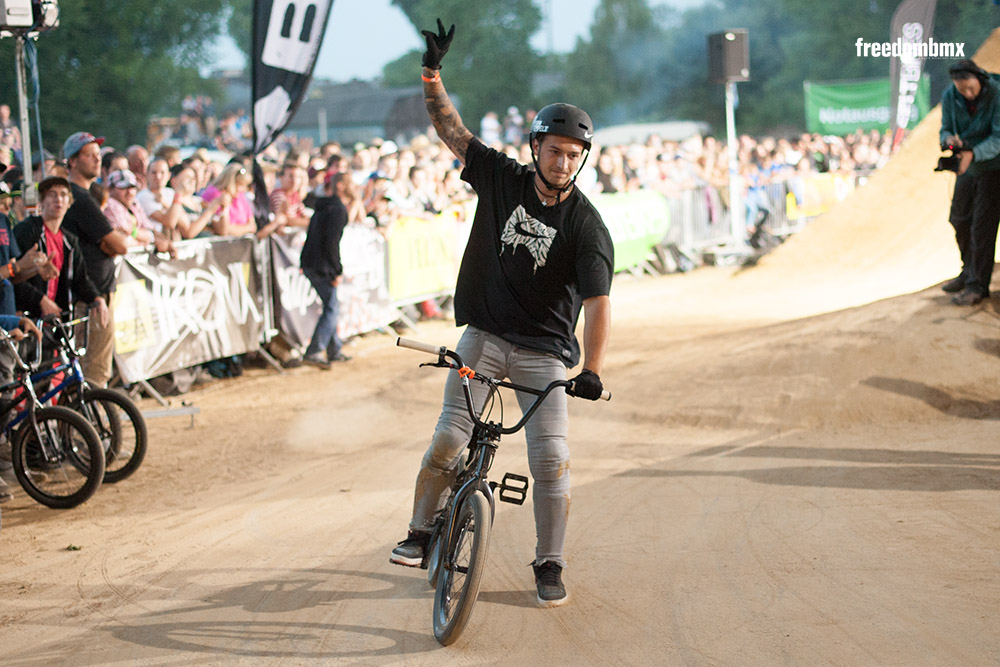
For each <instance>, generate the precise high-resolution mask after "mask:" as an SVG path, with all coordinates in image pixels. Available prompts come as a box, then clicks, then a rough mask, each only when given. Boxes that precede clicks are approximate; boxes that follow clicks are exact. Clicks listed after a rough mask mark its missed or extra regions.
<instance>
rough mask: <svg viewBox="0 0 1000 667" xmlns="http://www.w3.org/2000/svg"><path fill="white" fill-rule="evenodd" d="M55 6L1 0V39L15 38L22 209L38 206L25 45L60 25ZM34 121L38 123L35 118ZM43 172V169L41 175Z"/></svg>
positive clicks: (41, 0)
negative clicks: (29, 40)
mask: <svg viewBox="0 0 1000 667" xmlns="http://www.w3.org/2000/svg"><path fill="white" fill-rule="evenodd" d="M58 5H59V3H58V0H0V24H2V25H0V38H3V37H13V38H14V72H15V76H16V83H17V102H18V104H17V108H18V116H19V121H20V126H21V168H22V171H23V172H24V187H22V188H21V197H22V201H23V202H24V206H25V208H34V207H35V205H36V204H37V203H38V194H37V192H36V191H35V188H34V187H32V186H33V185H34V182H33V181H34V177H35V174H34V168H33V166H32V162H31V125H30V121H29V119H28V82H27V76H26V75H25V74H26V69H25V63H24V46H25V43H26V41H27V40H28V39H36V38H37V37H38V35H39V33H42V32H46V31H48V30H51V29H52V28H55V27H56V26H58V25H59V6H58ZM35 121H36V122H40V121H39V120H38V119H37V118H36V119H35ZM39 150H41V147H40V146H39ZM43 165H44V162H43ZM44 169H45V167H44V166H43V167H42V170H43V173H44Z"/></svg>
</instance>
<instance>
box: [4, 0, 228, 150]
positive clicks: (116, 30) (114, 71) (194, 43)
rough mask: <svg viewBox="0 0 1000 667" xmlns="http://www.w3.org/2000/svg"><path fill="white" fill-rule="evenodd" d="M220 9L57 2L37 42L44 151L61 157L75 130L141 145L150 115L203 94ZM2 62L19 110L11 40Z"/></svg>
mask: <svg viewBox="0 0 1000 667" xmlns="http://www.w3.org/2000/svg"><path fill="white" fill-rule="evenodd" d="M224 6H225V0H157V1H156V2H130V1H129V0H75V1H73V2H62V3H60V5H59V7H60V16H59V27H57V28H55V29H54V30H52V31H50V32H46V33H43V34H41V35H40V36H39V37H38V40H37V43H36V45H37V50H38V70H39V83H40V87H41V95H40V107H41V123H42V130H43V134H44V141H45V144H46V146H47V147H48V149H49V150H50V151H52V152H53V153H56V154H58V153H59V150H60V149H61V147H62V142H63V141H64V140H65V139H66V137H68V136H69V135H70V134H72V133H73V132H76V131H79V130H87V131H90V132H94V133H95V134H100V135H103V136H105V137H107V140H108V143H109V144H111V145H114V146H120V147H122V148H124V147H125V146H127V145H128V144H131V143H144V142H145V138H146V125H147V123H148V121H149V119H150V117H151V116H153V115H155V114H157V113H162V112H169V113H176V112H177V110H179V109H180V101H181V99H182V98H183V96H184V95H185V94H188V93H191V92H196V91H201V90H206V89H205V88H200V86H204V85H205V84H204V82H203V81H202V80H201V77H200V75H199V73H198V65H199V64H201V54H202V52H203V48H204V46H205V45H206V44H207V43H209V42H210V41H212V40H214V39H215V37H216V36H217V35H218V33H219V31H220V28H221V22H222V21H221V19H222V10H223V7H224ZM0 59H2V60H3V61H4V62H7V63H9V66H8V67H6V68H4V69H3V71H0V86H2V89H3V90H6V91H8V101H9V103H10V104H11V107H13V108H16V100H17V97H16V93H15V92H14V91H16V86H15V72H14V40H13V39H4V40H2V41H0ZM32 136H33V138H34V134H33V135H32ZM34 143H36V144H37V142H34ZM35 150H37V146H35Z"/></svg>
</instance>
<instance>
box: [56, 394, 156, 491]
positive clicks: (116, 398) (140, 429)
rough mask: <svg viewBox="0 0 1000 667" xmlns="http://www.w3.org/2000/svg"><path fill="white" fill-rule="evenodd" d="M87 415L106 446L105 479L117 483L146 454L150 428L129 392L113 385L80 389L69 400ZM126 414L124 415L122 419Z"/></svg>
mask: <svg viewBox="0 0 1000 667" xmlns="http://www.w3.org/2000/svg"><path fill="white" fill-rule="evenodd" d="M67 406H68V407H72V408H73V409H74V410H76V411H77V412H79V413H80V414H82V415H83V416H84V417H86V418H87V421H89V422H90V423H91V425H92V426H93V427H94V430H96V431H97V436H98V437H99V438H100V439H101V445H102V446H103V447H104V482H105V483H106V484H114V483H115V482H120V481H122V480H123V479H125V478H126V477H129V476H130V475H132V473H134V472H135V471H136V470H138V469H139V466H140V465H142V461H143V459H144V458H145V457H146V449H147V447H148V445H149V432H148V430H147V428H146V420H145V418H144V417H143V416H142V412H140V411H139V408H138V407H136V405H135V403H133V402H132V400H131V399H129V398H128V397H127V396H124V395H123V394H121V393H119V392H117V391H115V390H114V389H103V388H99V387H98V388H91V389H87V391H85V392H83V397H82V399H81V398H80V395H79V393H77V394H76V395H75V397H74V399H72V402H71V403H69V404H67ZM123 417H124V419H123Z"/></svg>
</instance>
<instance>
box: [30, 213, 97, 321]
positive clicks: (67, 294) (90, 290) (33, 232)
mask: <svg viewBox="0 0 1000 667" xmlns="http://www.w3.org/2000/svg"><path fill="white" fill-rule="evenodd" d="M44 228H45V227H44V224H43V223H42V218H41V217H40V216H37V215H30V216H28V217H27V218H25V219H24V220H22V221H21V222H20V223H18V225H17V226H16V227H14V238H15V239H17V245H18V247H19V248H20V249H21V252H22V253H26V252H28V251H29V250H31V249H32V248H34V247H37V248H38V249H39V250H41V251H42V252H45V251H46V250H45V239H44V231H43V230H44ZM62 234H63V268H62V271H61V272H60V273H59V287H58V288H57V289H56V298H55V301H56V304H57V305H58V306H59V307H60V308H62V309H63V310H70V309H71V308H72V305H73V303H75V302H77V301H82V302H84V303H91V302H93V300H94V299H96V298H97V297H98V296H100V293H99V292H98V291H97V288H96V287H95V286H94V283H93V282H92V281H91V280H90V277H89V276H88V275H87V267H86V266H85V265H84V263H83V252H82V251H81V250H80V241H79V240H78V239H77V238H76V236H75V235H74V234H73V233H72V232H69V231H67V230H65V229H63V230H62ZM46 289H47V284H46V281H45V280H43V279H42V277H41V276H32V277H31V278H28V279H27V280H25V281H24V282H22V283H18V284H16V285H14V298H15V299H16V301H17V309H18V310H23V311H25V312H27V313H29V314H31V315H35V316H40V315H41V314H42V310H41V305H40V304H41V301H42V297H43V296H45V292H46ZM108 305H111V304H108Z"/></svg>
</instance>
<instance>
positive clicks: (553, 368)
mask: <svg viewBox="0 0 1000 667" xmlns="http://www.w3.org/2000/svg"><path fill="white" fill-rule="evenodd" d="M455 351H456V352H458V354H459V355H460V356H461V357H462V360H463V361H464V362H465V363H466V365H468V366H469V367H470V368H472V369H473V370H475V371H477V372H479V373H483V374H485V375H489V376H492V377H496V378H509V379H510V381H511V382H513V383H515V384H520V385H524V386H527V387H537V388H542V387H544V386H545V385H547V384H548V383H550V382H552V381H553V380H565V379H566V367H565V366H564V365H563V363H562V362H561V361H560V360H559V359H558V358H557V357H555V356H554V355H550V354H545V353H543V352H535V351H533V350H526V349H524V348H522V347H517V346H516V345H513V344H511V343H508V342H507V341H505V340H503V339H502V338H500V337H499V336H494V335H493V334H489V333H486V332H485V331H481V330H479V329H476V328H473V327H471V326H470V327H468V328H467V329H466V331H465V333H464V334H462V338H461V340H460V341H459V342H458V346H457V347H456V348H455ZM470 386H471V388H472V396H473V400H474V405H475V407H476V409H477V410H482V408H483V403H484V402H485V400H486V394H487V388H486V386H485V385H483V384H481V383H478V382H472V383H471V385H470ZM534 399H535V397H534V396H532V395H530V394H525V395H522V394H521V393H519V392H518V393H517V400H518V403H519V404H520V406H521V410H522V412H523V411H524V410H525V409H526V408H527V407H528V406H529V405H531V403H532V401H534ZM496 416H497V415H496V414H495V415H494V417H496ZM508 422H510V420H509V419H508ZM568 428H569V419H568V416H567V413H566V393H565V391H564V390H562V389H557V390H555V391H553V392H552V393H551V394H549V396H548V398H546V399H545V402H544V403H542V405H541V406H540V407H539V408H538V410H537V411H536V412H535V414H534V415H533V416H532V418H531V419H530V420H529V421H528V423H527V425H526V426H525V437H526V439H527V441H528V467H529V468H530V470H531V476H532V478H533V479H534V484H533V487H534V488H533V491H532V498H533V500H534V505H535V533H536V536H537V543H536V546H535V563H536V564H541V563H544V562H546V561H554V562H556V563H559V565H561V566H563V567H565V566H566V561H565V560H563V545H564V544H565V542H566V522H567V519H568V518H569V505H570V493H569V483H570V478H569V447H568V446H567V444H566V433H567V431H568ZM471 435H472V420H471V419H470V418H469V413H468V411H467V410H466V406H465V395H464V393H463V391H462V381H461V379H460V378H459V377H458V373H456V372H454V371H450V372H449V373H448V380H447V382H446V384H445V389H444V405H443V407H442V409H441V416H440V417H439V418H438V423H437V428H435V430H434V437H433V439H432V440H431V446H430V447H429V448H428V450H427V453H426V454H424V458H423V461H422V462H421V465H420V472H419V473H418V474H417V484H416V490H415V492H414V499H413V520H412V521H411V522H410V529H411V530H428V529H429V526H430V524H431V522H432V521H433V519H434V515H435V513H436V512H437V511H438V510H439V509H440V508H441V507H442V505H443V503H444V501H445V498H446V497H447V496H446V492H447V490H448V488H449V487H450V486H451V483H452V481H453V480H454V479H455V475H456V474H457V472H458V468H459V466H460V464H461V463H462V455H463V454H464V450H465V448H466V447H467V446H468V444H469V438H470V437H471Z"/></svg>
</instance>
